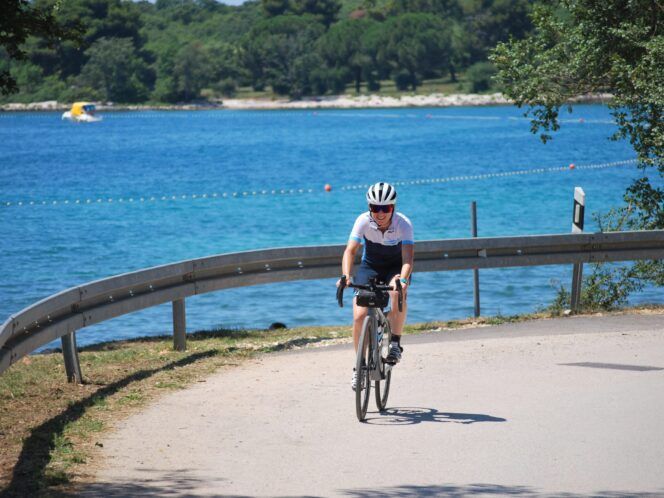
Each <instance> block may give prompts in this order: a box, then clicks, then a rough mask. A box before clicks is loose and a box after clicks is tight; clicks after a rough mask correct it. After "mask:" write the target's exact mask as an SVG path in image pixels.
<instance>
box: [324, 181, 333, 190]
mask: <svg viewBox="0 0 664 498" xmlns="http://www.w3.org/2000/svg"><path fill="white" fill-rule="evenodd" d="M330 191H332V185H330V184H329V183H326V184H325V192H330Z"/></svg>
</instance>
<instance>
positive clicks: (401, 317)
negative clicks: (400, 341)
mask: <svg viewBox="0 0 664 498" xmlns="http://www.w3.org/2000/svg"><path fill="white" fill-rule="evenodd" d="M396 280H397V278H396V277H394V278H393V279H392V281H391V282H390V285H391V286H392V287H394V286H395V285H396ZM407 294H408V292H407V290H406V291H404V293H403V304H402V306H401V308H402V309H401V311H399V293H398V292H397V291H391V292H390V301H391V309H390V314H389V316H388V320H389V321H390V328H391V329H392V335H401V332H402V331H403V324H404V323H406V315H407V314H408V300H407V299H406V295H407Z"/></svg>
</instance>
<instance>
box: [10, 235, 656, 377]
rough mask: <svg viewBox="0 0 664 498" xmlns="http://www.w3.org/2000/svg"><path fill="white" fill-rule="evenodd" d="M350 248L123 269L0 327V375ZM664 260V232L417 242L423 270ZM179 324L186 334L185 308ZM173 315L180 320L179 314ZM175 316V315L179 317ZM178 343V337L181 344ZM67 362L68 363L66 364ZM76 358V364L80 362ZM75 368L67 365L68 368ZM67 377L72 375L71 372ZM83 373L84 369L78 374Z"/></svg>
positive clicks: (322, 272)
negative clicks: (122, 322) (119, 323)
mask: <svg viewBox="0 0 664 498" xmlns="http://www.w3.org/2000/svg"><path fill="white" fill-rule="evenodd" d="M344 248H345V245H329V246H314V247H290V248H282V249H266V250H257V251H247V252H238V253H231V254H221V255H216V256H211V257H206V258H201V259H193V260H188V261H181V262H178V263H173V264H168V265H164V266H158V267H154V268H148V269H144V270H139V271H136V272H131V273H125V274H122V275H117V276H113V277H109V278H104V279H102V280H97V281H94V282H90V283H86V284H83V285H80V286H77V287H72V288H70V289H67V290H64V291H62V292H60V293H58V294H54V295H52V296H50V297H47V298H46V299H43V300H42V301H39V302H37V303H35V304H33V305H32V306H29V307H27V308H25V309H24V310H22V311H20V312H18V313H16V314H14V315H12V316H10V317H9V318H8V319H7V320H6V321H5V322H4V323H3V324H2V326H1V327H0V373H2V372H3V371H4V370H6V369H7V368H9V366H10V365H12V364H13V363H15V362H16V361H18V360H19V359H21V358H22V357H23V356H25V355H27V354H29V353H31V352H33V351H34V350H36V349H37V348H39V347H40V346H43V345H45V344H48V343H49V342H51V341H53V340H55V339H57V338H59V337H62V338H63V349H69V351H65V358H67V355H68V354H69V355H72V354H75V343H73V351H72V344H71V343H70V344H69V348H67V344H66V343H65V341H64V338H65V337H69V338H72V339H73V333H74V332H75V331H77V330H80V329H82V328H84V327H87V326H90V325H93V324H95V323H99V322H102V321H105V320H109V319H111V318H115V317H118V316H121V315H125V314H128V313H132V312H134V311H138V310H141V309H144V308H148V307H151V306H155V305H158V304H162V303H166V302H168V301H171V302H173V303H174V315H175V314H176V313H175V310H176V303H180V304H182V300H184V299H185V298H187V297H189V296H193V295H197V294H205V293H207V292H214V291H218V290H221V289H227V288H232V287H243V286H249V285H257V284H266V283H276V282H284V281H290V280H309V279H321V278H331V277H335V276H337V275H339V273H340V265H341V256H342V253H343V250H344ZM663 258H664V230H654V231H639V232H613V233H595V234H588V233H583V234H560V235H533V236H518V237H484V238H471V239H449V240H430V241H424V242H417V243H416V244H415V263H416V270H417V272H429V271H447V270H468V269H481V268H501V267H515V266H534V265H556V264H567V263H591V262H606V261H626V260H639V259H663ZM178 309H180V310H181V312H180V313H181V314H182V316H181V317H180V319H179V321H180V322H181V325H180V327H179V328H180V329H181V334H182V337H184V330H183V329H184V327H183V325H182V323H183V320H184V318H183V309H184V308H183V306H180V307H179V308H178ZM174 318H175V317H174ZM174 321H176V320H174ZM176 344H177V341H176ZM66 363H67V362H66ZM76 363H78V362H77V361H76ZM68 372H69V369H68ZM68 375H69V373H68ZM79 378H80V374H79Z"/></svg>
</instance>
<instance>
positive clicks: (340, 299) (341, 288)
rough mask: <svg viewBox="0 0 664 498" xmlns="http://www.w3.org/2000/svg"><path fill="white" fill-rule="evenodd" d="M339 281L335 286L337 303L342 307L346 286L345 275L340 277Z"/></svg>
mask: <svg viewBox="0 0 664 498" xmlns="http://www.w3.org/2000/svg"><path fill="white" fill-rule="evenodd" d="M340 280H341V283H340V284H339V287H337V303H339V307H340V308H343V307H344V289H345V288H346V275H344V276H343V277H341V279H340Z"/></svg>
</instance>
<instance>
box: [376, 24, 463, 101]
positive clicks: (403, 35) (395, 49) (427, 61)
mask: <svg viewBox="0 0 664 498" xmlns="http://www.w3.org/2000/svg"><path fill="white" fill-rule="evenodd" d="M382 38H383V39H382V40H380V46H379V47H378V59H379V60H382V61H384V62H385V63H387V64H388V65H389V66H390V68H391V70H392V75H393V77H394V78H395V82H397V83H398V84H399V85H400V87H401V88H402V89H405V88H407V86H411V87H412V88H413V90H415V89H416V88H417V86H419V83H420V81H421V80H422V79H423V78H424V77H431V76H434V75H437V74H440V73H442V72H445V71H447V69H448V67H449V63H450V51H451V41H450V30H449V25H448V24H447V23H445V22H444V21H443V20H442V19H441V18H439V17H437V16H435V15H432V14H404V15H401V16H397V17H393V18H390V19H388V20H387V21H385V23H384V26H383V30H382ZM404 85H405V87H404Z"/></svg>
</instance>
